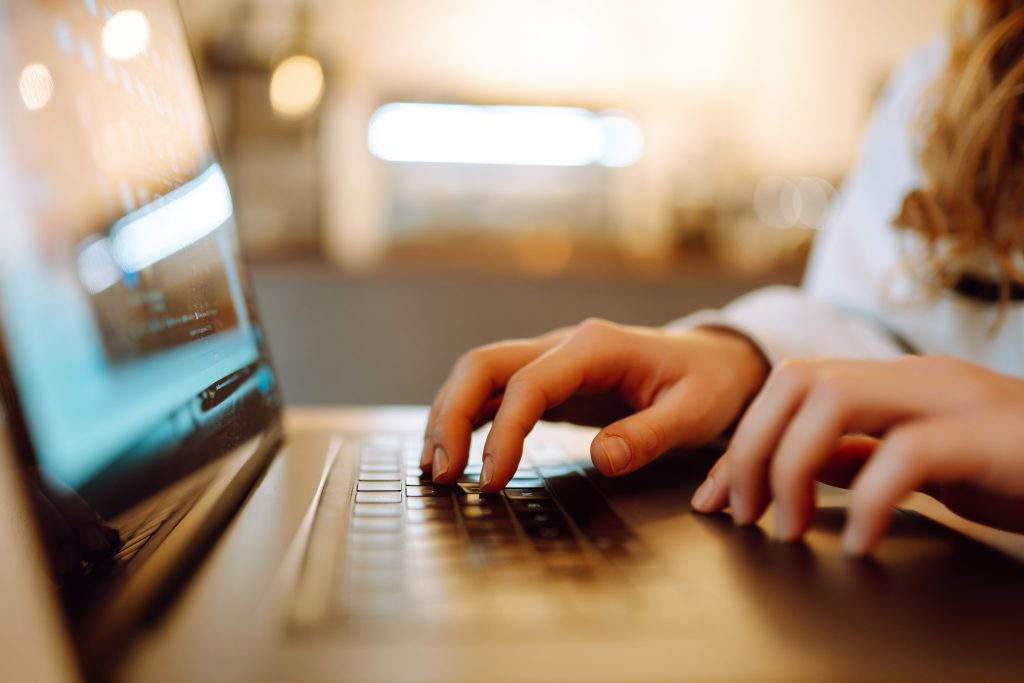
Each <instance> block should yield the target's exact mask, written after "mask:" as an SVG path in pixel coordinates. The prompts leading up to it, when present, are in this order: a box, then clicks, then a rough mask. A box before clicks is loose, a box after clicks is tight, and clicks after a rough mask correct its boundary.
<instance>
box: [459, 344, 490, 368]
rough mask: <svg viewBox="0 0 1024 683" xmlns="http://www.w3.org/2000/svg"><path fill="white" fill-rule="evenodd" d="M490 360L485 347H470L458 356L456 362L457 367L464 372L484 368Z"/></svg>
mask: <svg viewBox="0 0 1024 683" xmlns="http://www.w3.org/2000/svg"><path fill="white" fill-rule="evenodd" d="M489 362H490V352H489V350H488V349H487V348H486V347H482V346H481V347H477V348H475V349H470V350H469V351H466V352H465V353H464V354H462V355H461V356H459V360H458V362H457V363H456V365H457V366H458V368H459V369H460V370H462V371H464V372H473V371H478V370H485V369H486V368H487V366H488V364H489Z"/></svg>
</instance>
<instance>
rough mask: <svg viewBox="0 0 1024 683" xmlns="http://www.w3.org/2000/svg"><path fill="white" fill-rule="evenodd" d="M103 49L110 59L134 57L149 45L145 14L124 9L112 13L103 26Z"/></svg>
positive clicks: (147, 24)
mask: <svg viewBox="0 0 1024 683" xmlns="http://www.w3.org/2000/svg"><path fill="white" fill-rule="evenodd" d="M102 40H103V51H104V52H106V53H107V56H108V57H110V58H111V59H121V60H126V59H134V58H136V57H138V56H139V55H141V54H142V53H143V52H144V51H145V50H146V46H147V45H149V22H148V21H146V15H144V14H143V13H142V12H140V11H138V10H135V9H126V10H123V11H121V12H118V13H116V14H114V15H112V16H111V17H110V18H109V19H107V23H106V24H105V25H104V26H103V37H102Z"/></svg>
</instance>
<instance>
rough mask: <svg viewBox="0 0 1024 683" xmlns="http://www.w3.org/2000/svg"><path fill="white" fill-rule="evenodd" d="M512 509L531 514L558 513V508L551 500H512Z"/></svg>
mask: <svg viewBox="0 0 1024 683" xmlns="http://www.w3.org/2000/svg"><path fill="white" fill-rule="evenodd" d="M509 502H510V503H511V504H512V509H513V510H515V511H516V512H519V511H520V510H527V511H530V512H558V507H556V506H555V504H554V502H552V501H550V500H531V499H529V498H527V499H518V500H517V499H514V498H513V499H510V500H509Z"/></svg>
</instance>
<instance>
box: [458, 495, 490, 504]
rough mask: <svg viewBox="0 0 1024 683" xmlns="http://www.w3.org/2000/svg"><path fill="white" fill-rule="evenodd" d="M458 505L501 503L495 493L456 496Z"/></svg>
mask: <svg viewBox="0 0 1024 683" xmlns="http://www.w3.org/2000/svg"><path fill="white" fill-rule="evenodd" d="M457 500H458V501H459V505H492V504H495V503H500V502H501V496H499V495H498V494H496V493H462V494H459V495H458V496H457Z"/></svg>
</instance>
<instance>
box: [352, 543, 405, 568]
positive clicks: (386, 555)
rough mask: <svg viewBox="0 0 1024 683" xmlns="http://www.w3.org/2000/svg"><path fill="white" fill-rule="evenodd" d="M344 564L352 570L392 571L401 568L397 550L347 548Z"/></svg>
mask: <svg viewBox="0 0 1024 683" xmlns="http://www.w3.org/2000/svg"><path fill="white" fill-rule="evenodd" d="M345 562H346V563H347V564H348V566H350V567H353V568H373V569H393V568H398V567H401V566H402V554H401V551H400V550H399V549H397V548H395V549H393V550H392V549H380V548H367V549H363V548H349V549H348V552H347V553H345Z"/></svg>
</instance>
